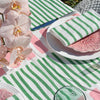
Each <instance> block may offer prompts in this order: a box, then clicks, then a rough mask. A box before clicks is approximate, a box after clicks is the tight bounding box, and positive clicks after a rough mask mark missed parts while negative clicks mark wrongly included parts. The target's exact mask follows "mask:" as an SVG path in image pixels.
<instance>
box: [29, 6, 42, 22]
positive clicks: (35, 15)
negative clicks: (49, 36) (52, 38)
mask: <svg viewBox="0 0 100 100" xmlns="http://www.w3.org/2000/svg"><path fill="white" fill-rule="evenodd" d="M29 7H30V8H31V9H33V8H32V7H31V6H30V5H29ZM31 13H32V15H33V16H35V17H36V19H38V20H39V21H41V22H42V23H44V21H43V20H41V18H39V17H38V16H37V15H36V14H35V13H34V10H33V11H32V10H31Z"/></svg>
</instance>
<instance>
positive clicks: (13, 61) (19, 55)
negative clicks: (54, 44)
mask: <svg viewBox="0 0 100 100" xmlns="http://www.w3.org/2000/svg"><path fill="white" fill-rule="evenodd" d="M31 52H32V49H31V48H25V49H24V48H22V47H18V48H15V49H13V51H12V53H11V57H10V65H9V67H11V68H13V67H15V66H18V65H19V64H20V62H22V61H23V60H25V58H26V57H27V56H28V55H29V54H30V53H31Z"/></svg>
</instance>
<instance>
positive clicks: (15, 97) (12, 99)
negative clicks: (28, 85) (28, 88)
mask: <svg viewBox="0 0 100 100" xmlns="http://www.w3.org/2000/svg"><path fill="white" fill-rule="evenodd" d="M6 100H24V98H23V97H22V96H21V95H20V94H15V95H13V96H11V97H9V98H7V99H6Z"/></svg>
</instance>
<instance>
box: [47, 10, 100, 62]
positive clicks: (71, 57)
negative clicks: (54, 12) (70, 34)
mask: <svg viewBox="0 0 100 100" xmlns="http://www.w3.org/2000/svg"><path fill="white" fill-rule="evenodd" d="M74 13H79V12H77V11H75V12H74ZM79 14H80V13H79ZM65 17H67V18H68V17H70V16H69V15H67V16H65ZM65 17H62V18H60V19H58V20H57V21H55V22H54V23H52V24H51V25H50V26H49V28H48V29H47V33H46V40H47V43H48V45H49V47H50V49H51V50H52V51H54V52H55V53H57V54H59V55H61V56H63V57H67V58H70V59H74V60H91V59H96V58H98V57H100V51H98V52H96V53H93V54H91V55H85V56H84V55H82V56H72V55H70V54H67V53H66V52H64V51H61V52H59V51H56V50H55V49H54V48H53V47H52V46H51V44H50V42H49V39H48V38H49V37H48V36H49V35H48V34H51V33H50V29H51V28H52V27H54V25H55V23H57V22H58V21H60V20H63V19H65ZM51 35H52V34H51ZM62 53H64V54H62ZM95 54H99V55H98V56H95Z"/></svg>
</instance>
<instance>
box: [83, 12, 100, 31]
mask: <svg viewBox="0 0 100 100" xmlns="http://www.w3.org/2000/svg"><path fill="white" fill-rule="evenodd" d="M83 16H84V17H85V18H87V19H88V20H89V21H91V22H92V23H94V24H95V25H96V26H97V29H99V28H100V27H99V25H98V24H97V23H96V22H95V21H93V20H92V19H90V18H89V17H87V16H86V15H84V14H83Z"/></svg>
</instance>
